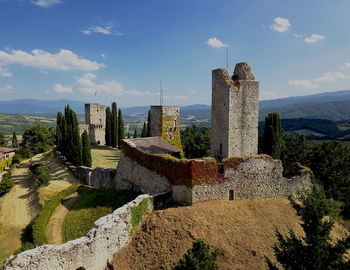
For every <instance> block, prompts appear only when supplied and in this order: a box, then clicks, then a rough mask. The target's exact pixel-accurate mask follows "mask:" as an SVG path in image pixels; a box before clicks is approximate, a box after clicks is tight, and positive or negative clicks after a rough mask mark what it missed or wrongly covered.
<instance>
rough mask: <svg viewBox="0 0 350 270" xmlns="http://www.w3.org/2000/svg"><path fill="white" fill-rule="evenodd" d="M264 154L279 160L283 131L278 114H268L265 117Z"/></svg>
mask: <svg viewBox="0 0 350 270" xmlns="http://www.w3.org/2000/svg"><path fill="white" fill-rule="evenodd" d="M263 147H264V153H265V154H268V155H270V156H271V157H273V158H274V159H281V154H282V151H283V129H282V126H281V120H280V116H279V114H278V113H276V112H275V113H270V114H268V116H266V117H265V126H264V134H263Z"/></svg>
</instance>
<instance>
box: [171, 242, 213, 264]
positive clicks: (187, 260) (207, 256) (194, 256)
mask: <svg viewBox="0 0 350 270" xmlns="http://www.w3.org/2000/svg"><path fill="white" fill-rule="evenodd" d="M218 255H219V253H218V252H217V251H216V250H213V248H212V247H210V246H209V245H208V244H206V243H205V242H204V241H203V240H201V239H197V240H195V241H194V242H193V245H192V248H190V249H189V250H188V251H187V253H186V254H185V255H184V256H183V258H182V259H181V260H180V262H179V264H178V265H176V266H175V267H174V270H190V269H191V270H217V269H219V267H218V265H217V264H216V257H217V256H218Z"/></svg>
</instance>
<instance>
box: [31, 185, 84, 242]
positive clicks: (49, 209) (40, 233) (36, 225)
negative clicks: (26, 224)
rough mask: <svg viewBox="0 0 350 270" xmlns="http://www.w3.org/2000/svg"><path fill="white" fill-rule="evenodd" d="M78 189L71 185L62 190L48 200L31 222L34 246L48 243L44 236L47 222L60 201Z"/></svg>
mask: <svg viewBox="0 0 350 270" xmlns="http://www.w3.org/2000/svg"><path fill="white" fill-rule="evenodd" d="M77 189H78V185H75V184H74V185H71V186H70V187H68V188H66V189H65V190H62V191H61V192H60V193H58V194H56V195H55V196H54V197H52V199H51V200H49V201H48V202H47V203H46V204H45V206H44V208H43V209H42V210H41V211H40V212H39V214H38V215H37V216H36V217H35V218H34V220H33V226H32V230H33V242H34V245H35V246H41V245H43V244H47V243H48V239H47V235H46V226H47V224H48V222H49V219H50V217H51V215H52V213H53V211H54V210H55V209H56V208H57V206H58V205H59V204H60V203H61V200H62V199H64V198H65V197H67V196H69V195H70V194H73V193H74V192H76V191H77Z"/></svg>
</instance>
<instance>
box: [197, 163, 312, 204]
mask: <svg viewBox="0 0 350 270" xmlns="http://www.w3.org/2000/svg"><path fill="white" fill-rule="evenodd" d="M224 174H225V179H226V180H225V181H224V182H222V183H218V182H217V183H214V184H202V185H196V186H194V187H193V189H192V202H193V203H197V202H204V201H209V200H239V199H258V198H287V197H288V196H289V195H292V196H294V197H296V196H297V195H298V193H299V192H300V191H301V190H303V189H307V188H309V187H310V185H311V179H310V176H311V175H310V171H309V170H308V169H307V168H300V170H299V171H298V175H295V176H293V177H292V178H285V177H283V167H282V162H281V161H280V160H273V159H271V158H267V157H261V156H257V157H250V158H247V159H246V160H243V161H242V162H241V163H240V164H238V165H237V166H235V167H234V168H227V169H225V172H224Z"/></svg>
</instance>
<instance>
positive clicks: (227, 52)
mask: <svg viewBox="0 0 350 270" xmlns="http://www.w3.org/2000/svg"><path fill="white" fill-rule="evenodd" d="M226 69H227V70H228V46H226Z"/></svg>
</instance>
